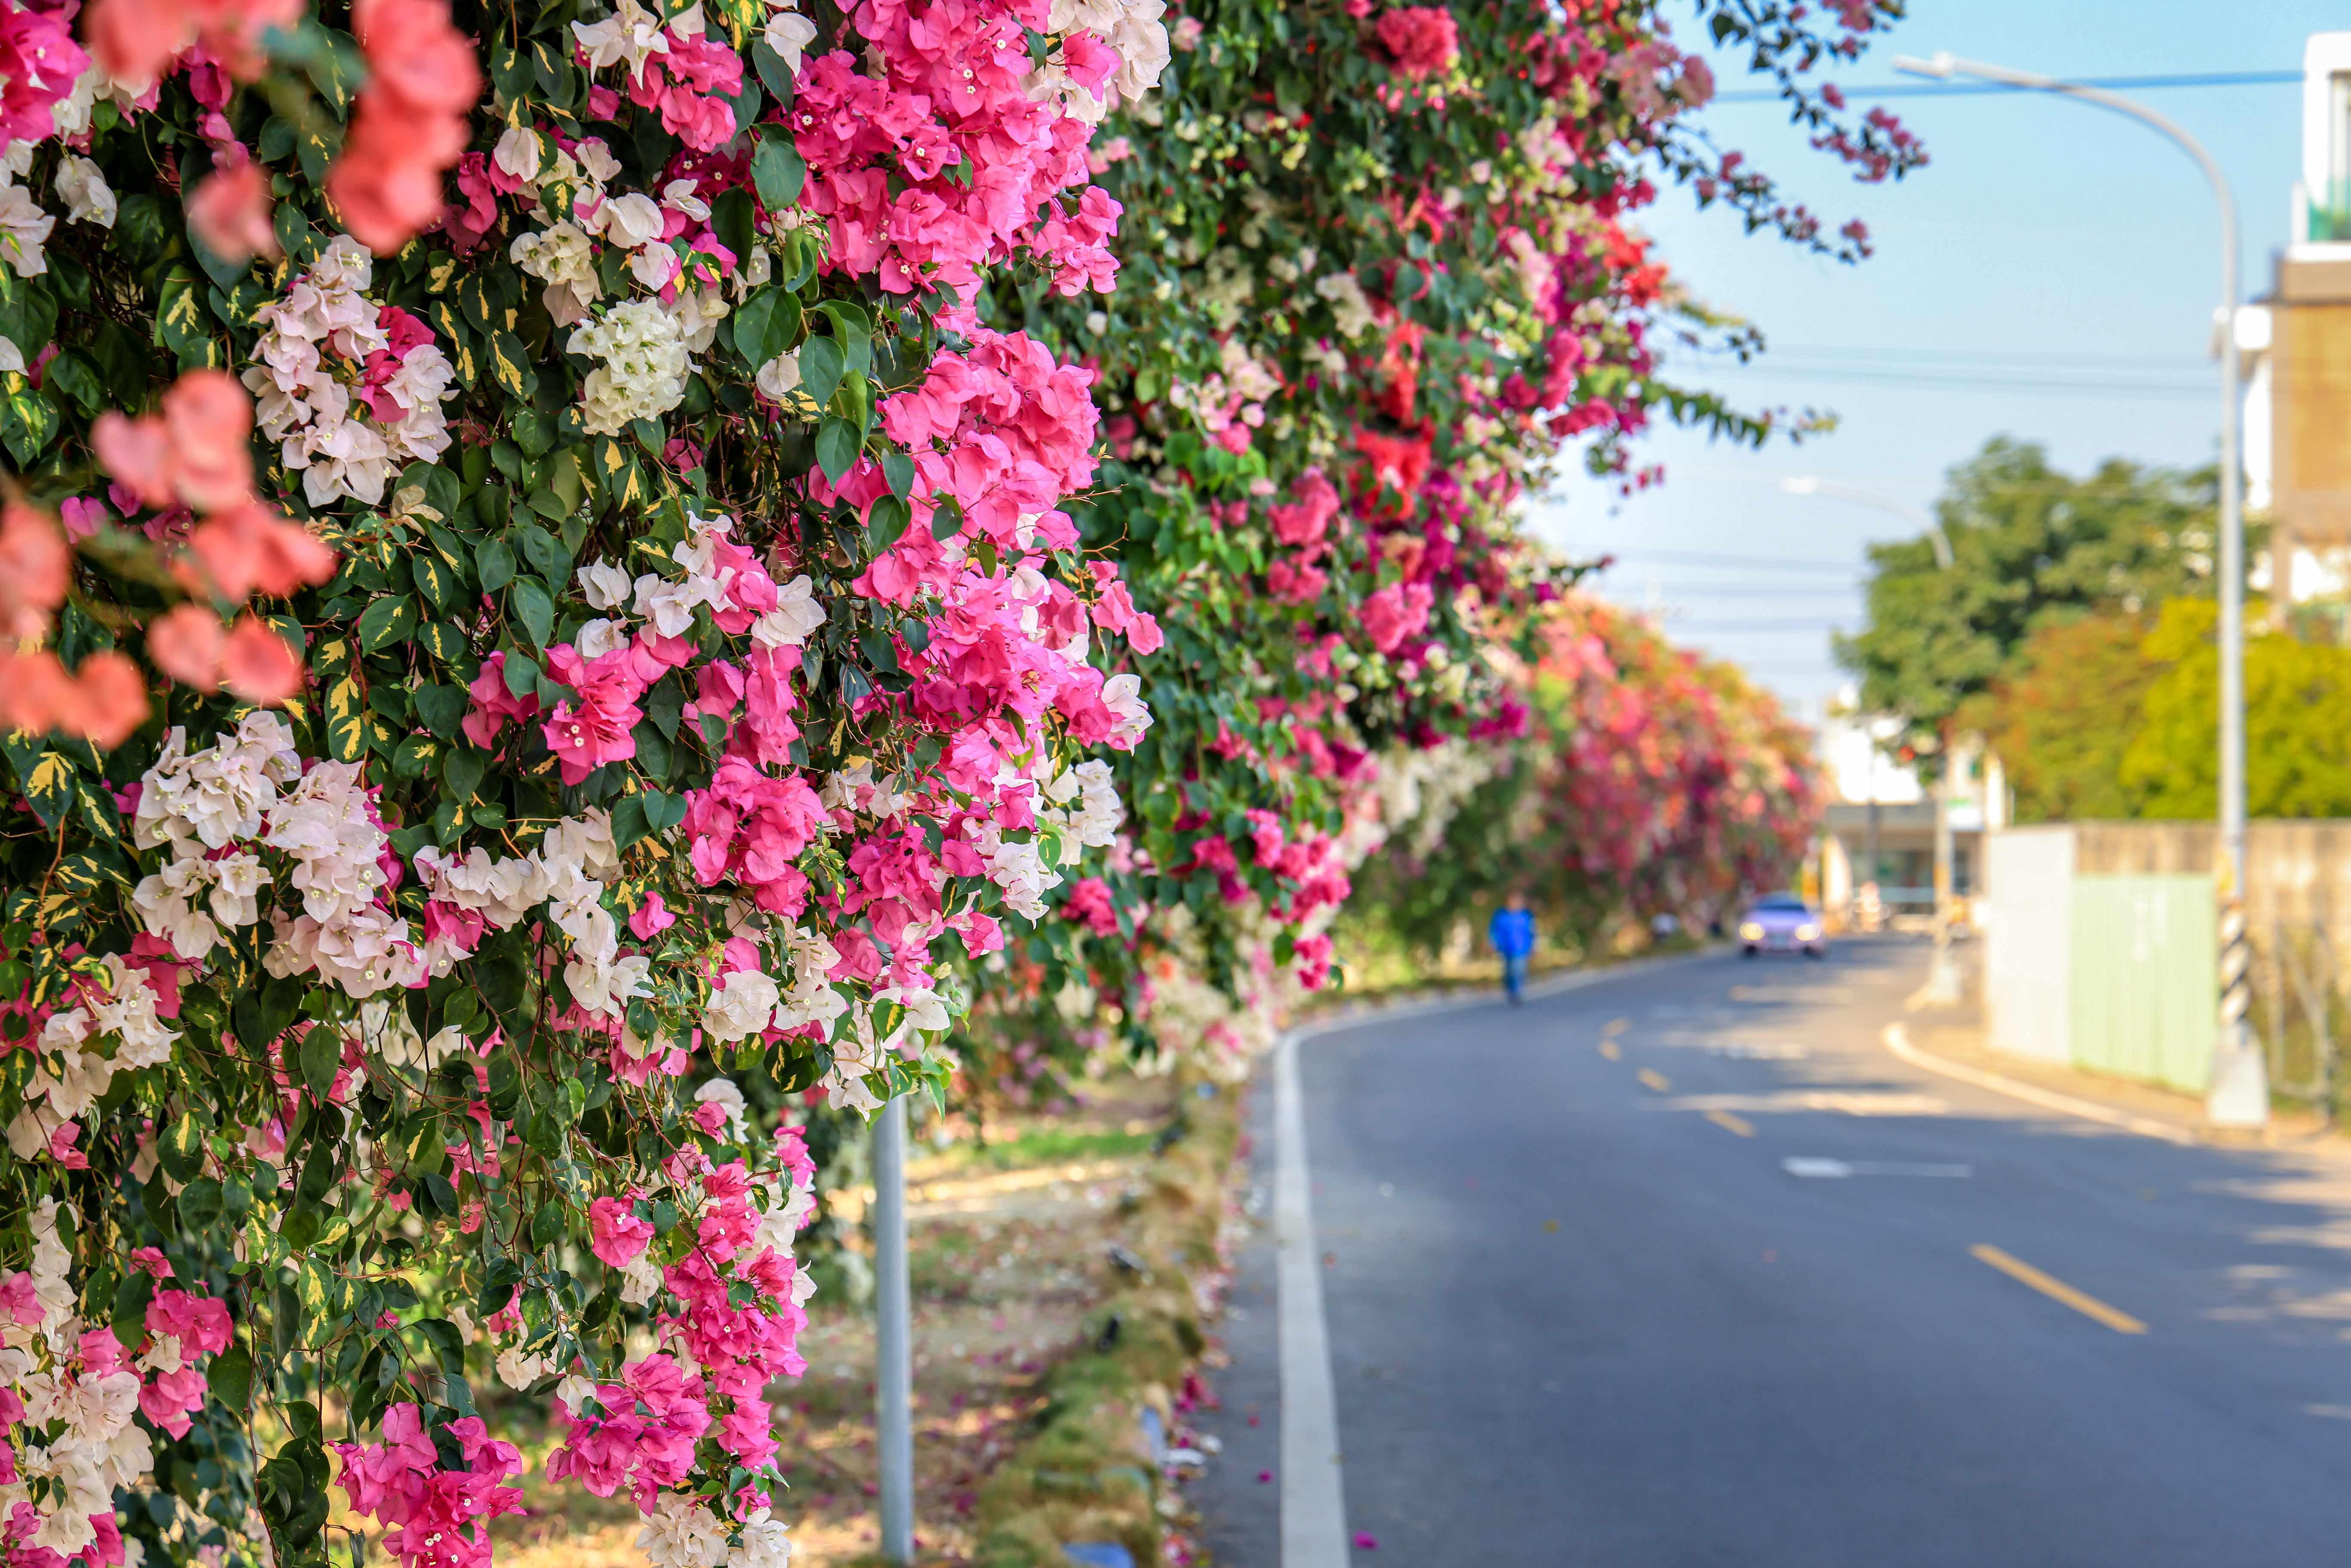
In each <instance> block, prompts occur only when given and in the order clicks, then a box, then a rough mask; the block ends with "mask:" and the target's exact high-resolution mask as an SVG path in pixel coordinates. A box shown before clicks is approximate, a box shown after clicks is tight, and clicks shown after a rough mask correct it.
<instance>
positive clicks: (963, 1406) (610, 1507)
mask: <svg viewBox="0 0 2351 1568" xmlns="http://www.w3.org/2000/svg"><path fill="white" fill-rule="evenodd" d="M1174 1096H1175V1089H1174V1087H1173V1085H1172V1084H1171V1083H1169V1082H1167V1081H1165V1080H1150V1079H1136V1078H1132V1077H1125V1076H1123V1075H1122V1076H1113V1078H1111V1079H1108V1080H1105V1081H1102V1082H1090V1083H1087V1084H1086V1085H1085V1086H1084V1094H1083V1100H1082V1103H1079V1104H1077V1105H1075V1106H1073V1107H1070V1108H1067V1109H1065V1110H1063V1111H1062V1112H1061V1113H1059V1114H1055V1115H1052V1116H1050V1117H1048V1116H1041V1115H1040V1116H1022V1115H1018V1114H1014V1115H1008V1116H1007V1117H1005V1118H1004V1119H1003V1120H1002V1121H1001V1122H991V1123H990V1124H989V1125H988V1126H987V1128H986V1137H985V1140H984V1141H983V1140H981V1139H979V1138H977V1137H975V1136H974V1135H973V1131H974V1130H973V1129H972V1128H971V1127H970V1126H969V1125H968V1124H967V1123H966V1122H964V1121H962V1120H961V1119H959V1118H950V1119H948V1120H946V1122H944V1123H942V1122H940V1121H939V1120H936V1119H933V1120H930V1121H927V1122H922V1123H918V1124H917V1125H916V1127H915V1129H914V1135H915V1138H916V1140H917V1143H916V1146H917V1148H918V1149H921V1148H928V1149H929V1150H930V1151H931V1152H930V1153H928V1154H927V1155H924V1156H923V1157H921V1158H918V1159H914V1160H913V1161H910V1163H909V1166H908V1170H907V1176H908V1188H909V1190H908V1194H907V1198H908V1203H907V1224H908V1232H909V1249H910V1253H911V1263H912V1270H913V1282H914V1445H915V1462H914V1470H915V1475H916V1477H917V1484H918V1490H917V1493H916V1497H915V1510H914V1517H915V1536H916V1546H917V1548H918V1553H919V1556H920V1558H921V1560H922V1561H923V1562H924V1563H939V1564H952V1563H961V1562H964V1561H967V1559H968V1557H969V1554H970V1552H971V1547H972V1541H971V1538H970V1531H969V1529H968V1526H967V1521H968V1518H969V1516H970V1513H971V1511H972V1508H973V1505H974V1503H975V1501H976V1499H977V1489H978V1487H979V1485H980V1483H981V1482H982V1481H983V1480H984V1479H986V1477H987V1474H988V1472H989V1471H990V1470H991V1469H993V1468H994V1467H995V1466H996V1465H997V1464H998V1463H999V1462H1001V1460H1002V1459H1003V1458H1004V1457H1005V1456H1006V1454H1007V1453H1008V1451H1009V1450H1010V1448H1011V1447H1012V1445H1013V1444H1014V1442H1015V1441H1016V1439H1017V1437H1018V1436H1019V1432H1020V1431H1021V1429H1022V1427H1023V1425H1024V1423H1026V1422H1027V1420H1028V1419H1029V1417H1030V1416H1032V1415H1033V1414H1034V1413H1035V1411H1036V1410H1037V1408H1038V1406H1039V1405H1040V1396H1039V1395H1038V1394H1037V1393H1036V1392H1035V1389H1036V1386H1037V1384H1038V1381H1039V1378H1040V1375H1041V1374H1042V1373H1043V1372H1044V1371H1045V1370H1046V1369H1047V1368H1048V1367H1049V1366H1050V1364H1052V1363H1053V1362H1054V1361H1055V1360H1057V1359H1058V1358H1060V1357H1061V1356H1063V1355H1066V1354H1070V1353H1071V1351H1073V1350H1075V1349H1076V1348H1077V1347H1078V1345H1079V1343H1080V1336H1081V1332H1082V1324H1081V1319H1082V1318H1083V1317H1084V1316H1085V1314H1086V1312H1088V1311H1089V1310H1090V1309H1091V1308H1092V1307H1093V1306H1094V1305H1095V1304H1096V1303H1098V1302H1099V1301H1102V1299H1103V1298H1104V1297H1106V1296H1107V1295H1108V1294H1109V1293H1110V1292H1111V1291H1112V1289H1113V1285H1114V1283H1115V1281H1116V1279H1117V1270H1119V1268H1120V1267H1121V1265H1120V1263H1118V1262H1115V1261H1113V1248H1114V1247H1117V1246H1119V1245H1120V1244H1121V1243H1122V1241H1123V1239H1125V1237H1126V1234H1127V1233H1126V1230H1125V1228H1124V1220H1125V1218H1126V1215H1127V1213H1128V1211H1129V1210H1131V1208H1132V1207H1133V1204H1134V1197H1135V1196H1136V1193H1137V1190H1138V1183H1139V1182H1140V1181H1141V1179H1142V1177H1143V1173H1144V1169H1145V1167H1146V1166H1147V1165H1148V1164H1149V1162H1150V1159H1151V1155H1152V1143H1153V1140H1154V1138H1155V1136H1156V1134H1158V1132H1159V1130H1160V1129H1161V1128H1162V1127H1163V1126H1164V1125H1165V1124H1167V1122H1168V1121H1169V1119H1170V1117H1171V1115H1172V1114H1173V1113H1174V1110H1175V1104H1174ZM870 1190H871V1189H870V1188H867V1189H864V1190H862V1191H860V1190H844V1191H842V1192H840V1193H838V1194H836V1195H835V1197H834V1202H835V1203H836V1204H837V1205H838V1206H839V1207H840V1209H841V1212H843V1214H844V1216H845V1217H849V1218H853V1217H854V1216H856V1215H858V1214H861V1213H862V1209H863V1206H864V1204H865V1202H866V1201H868V1200H869V1196H870ZM862 1263H863V1260H862V1258H860V1259H857V1260H852V1262H851V1263H850V1267H849V1272H850V1274H851V1275H852V1277H853V1279H854V1282H858V1283H862V1281H863V1280H864V1279H865V1278H867V1277H869V1276H868V1273H867V1270H864V1269H863V1267H862ZM848 1296H849V1292H848V1291H840V1290H836V1291H820V1293H819V1295H818V1296H817V1297H816V1298H815V1299H814V1300H812V1301H810V1303H809V1315H810V1322H809V1328H808V1331H807V1332H806V1333H804V1334H803V1335H802V1336H801V1339H800V1348H801V1352H802V1354H804V1355H805V1356H806V1357H807V1358H808V1364H809V1370H808V1374H807V1375H806V1376H805V1377H802V1378H799V1379H798V1380H795V1381H791V1382H789V1383H786V1384H783V1385H778V1387H777V1388H776V1389H775V1390H773V1391H772V1393H771V1397H772V1398H773V1399H774V1400H775V1402H776V1407H777V1409H778V1413H779V1414H785V1413H788V1414H789V1427H788V1429H787V1430H786V1432H785V1434H784V1438H783V1440H784V1448H785V1452H786V1453H787V1454H788V1455H789V1456H792V1457H793V1458H794V1460H795V1463H794V1465H793V1468H792V1469H791V1470H790V1471H789V1478H788V1479H789V1491H788V1492H787V1493H786V1494H785V1495H784V1496H782V1497H780V1498H779V1499H778V1508H777V1512H778V1515H779V1516H782V1517H785V1518H789V1519H790V1520H791V1521H792V1538H793V1540H794V1542H796V1543H797V1544H796V1547H795V1550H794V1553H793V1562H794V1564H795V1568H802V1565H805V1568H841V1565H846V1564H851V1563H857V1562H859V1561H860V1560H861V1559H862V1558H866V1557H868V1556H870V1555H871V1554H872V1553H873V1552H876V1551H877V1550H878V1548H879V1544H880V1538H879V1533H878V1526H877V1523H876V1520H875V1514H874V1502H873V1498H874V1492H875V1475H876V1465H875V1458H874V1452H873V1443H874V1437H873V1405H872V1399H873V1375H872V1371H873V1331H872V1320H871V1316H870V1303H868V1302H866V1301H857V1300H852V1299H848ZM548 1448H549V1443H547V1442H542V1443H540V1444H539V1445H538V1446H537V1447H536V1448H535V1449H531V1448H527V1449H526V1455H527V1458H528V1461H529V1466H530V1468H529V1472H528V1475H527V1476H526V1477H525V1479H524V1489H525V1495H526V1500H527V1502H528V1506H529V1508H530V1513H529V1514H528V1516H527V1517H524V1518H517V1519H507V1520H501V1521H498V1523H497V1524H496V1526H495V1527H494V1531H495V1534H496V1538H497V1539H498V1542H499V1546H498V1560H499V1562H500V1563H504V1564H507V1565H509V1568H639V1565H641V1564H642V1563H643V1561H644V1556H643V1552H639V1551H638V1550H637V1548H636V1546H635V1540H636V1533H637V1529H638V1524H637V1515H636V1510H635V1509H634V1507H633V1506H632V1505H631V1504H630V1503H629V1502H628V1500H627V1499H626V1498H625V1496H623V1497H621V1498H616V1499H611V1500H605V1499H599V1498H594V1497H589V1496H587V1495H585V1494H583V1493H582V1492H580V1490H579V1489H578V1488H577V1487H576V1486H570V1485H566V1486H562V1487H555V1486H550V1485H549V1484H548V1482H547V1481H546V1479H545V1476H544V1464H545V1459H546V1454H547V1449H548Z"/></svg>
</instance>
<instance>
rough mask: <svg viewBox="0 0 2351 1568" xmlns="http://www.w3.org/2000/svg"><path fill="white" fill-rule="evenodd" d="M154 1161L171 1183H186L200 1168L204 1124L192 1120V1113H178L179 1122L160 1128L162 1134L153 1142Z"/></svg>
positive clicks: (193, 1115) (201, 1164) (202, 1161)
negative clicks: (169, 1178)
mask: <svg viewBox="0 0 2351 1568" xmlns="http://www.w3.org/2000/svg"><path fill="white" fill-rule="evenodd" d="M155 1158H156V1162H157V1163H158V1164H160V1165H161V1166H162V1167H163V1174H164V1175H165V1176H170V1177H171V1178H172V1180H173V1181H182V1182H183V1181H187V1180H189V1179H190V1178H191V1177H193V1176H194V1175H195V1174H196V1172H197V1171H198V1170H200V1169H202V1168H203V1166H204V1124H203V1123H202V1122H199V1121H197V1120H196V1113H194V1112H193V1111H183V1112H181V1113H180V1116H179V1119H178V1120H177V1121H175V1122H173V1123H172V1124H171V1125H170V1126H168V1127H166V1128H164V1129H163V1135H162V1137H161V1138H159V1139H157V1140H156V1142H155Z"/></svg>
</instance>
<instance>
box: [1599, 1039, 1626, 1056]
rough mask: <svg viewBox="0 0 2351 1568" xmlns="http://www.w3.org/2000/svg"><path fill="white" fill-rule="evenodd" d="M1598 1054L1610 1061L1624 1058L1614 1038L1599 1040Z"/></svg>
mask: <svg viewBox="0 0 2351 1568" xmlns="http://www.w3.org/2000/svg"><path fill="white" fill-rule="evenodd" d="M1600 1054H1601V1055H1603V1056H1604V1057H1606V1058H1607V1059H1608V1060H1609V1061H1622V1060H1623V1059H1624V1055H1625V1052H1624V1050H1623V1049H1622V1048H1621V1047H1619V1046H1618V1045H1617V1043H1616V1042H1615V1041H1614V1040H1602V1041H1601V1042H1600Z"/></svg>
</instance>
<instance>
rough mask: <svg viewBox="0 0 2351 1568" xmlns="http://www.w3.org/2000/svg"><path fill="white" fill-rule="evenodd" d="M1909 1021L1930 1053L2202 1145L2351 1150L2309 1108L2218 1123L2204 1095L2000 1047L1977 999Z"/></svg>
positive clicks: (2350, 1143) (1914, 1037)
mask: <svg viewBox="0 0 2351 1568" xmlns="http://www.w3.org/2000/svg"><path fill="white" fill-rule="evenodd" d="M1915 1005H1916V998H1914V1006H1915ZM1905 1021H1906V1023H1907V1027H1908V1030H1909V1038H1910V1042H1911V1044H1912V1045H1913V1046H1915V1047H1916V1048H1917V1050H1919V1051H1923V1052H1925V1053H1926V1054H1928V1056H1932V1057H1937V1058H1939V1059H1941V1060H1942V1061H1949V1062H1951V1063H1953V1064H1955V1065H1957V1066H1960V1067H1965V1068H1970V1069H1972V1070H1974V1071H1977V1072H1985V1073H1991V1074H1994V1075H1996V1076H1998V1077H2001V1078H2005V1079H2009V1080H2011V1081H2013V1082H2018V1083H2022V1084H2027V1085H2030V1086H2031V1087H2032V1088H2036V1089H2043V1090H2047V1091H2049V1092H2053V1093H2057V1094H2064V1095H2070V1096H2072V1097H2073V1098H2074V1099H2077V1100H2086V1101H2088V1102H2090V1103H2093V1104H2095V1105H2101V1106H2104V1107H2105V1108H2106V1109H2108V1110H2111V1111H2116V1112H2119V1113H2123V1114H2126V1115H2132V1116H2139V1117H2144V1118H2146V1119H2147V1120H2148V1121H2150V1122H2159V1123H2162V1124H2165V1125H2167V1126H2169V1127H2173V1128H2176V1129H2177V1130H2179V1132H2181V1133H2183V1134H2187V1135H2189V1137H2192V1138H2193V1139H2194V1140H2195V1141H2196V1142H2198V1143H2203V1144H2221V1145H2266V1146H2271V1147H2276V1146H2283V1145H2293V1144H2310V1143H2314V1142H2323V1143H2325V1144H2327V1145H2333V1146H2335V1148H2336V1149H2338V1150H2339V1151H2341V1152H2343V1153H2346V1154H2351V1140H2346V1139H2344V1138H2343V1136H2342V1135H2341V1134H2340V1133H2339V1132H2338V1131H2336V1130H2333V1129H2330V1128H2328V1126H2327V1125H2326V1123H2325V1119H2324V1118H2323V1117H2321V1116H2320V1115H2319V1114H2318V1113H2317V1112H2315V1111H2314V1110H2311V1109H2309V1108H2307V1107H2304V1106H2288V1105H2273V1106H2272V1108H2271V1111H2270V1124H2269V1125H2268V1126H2267V1127H2266V1128H2263V1129H2262V1130H2260V1131H2258V1132H2247V1131H2242V1130H2240V1129H2236V1128H2227V1127H2214V1126H2211V1125H2210V1124H2208V1123H2207V1122H2206V1121H2205V1119H2204V1101H2203V1098H2202V1097H2201V1096H2200V1095H2195V1094H2187V1093H2182V1092H2179V1091H2178V1090H2176V1089H2168V1088H2164V1087H2160V1086H2158V1085H2156V1084H2151V1083H2141V1082H2136V1081H2134V1080H2132V1079H2127V1078H2115V1077H2111V1076H2109V1075H2107V1074H2105V1073H2102V1072H2091V1071H2085V1070H2083V1069H2080V1068H2074V1067H2067V1066H2063V1065H2061V1064H2059V1063H2056V1062H2051V1061H2035V1060H2033V1059H2032V1058H2030V1057H2022V1056H2011V1055H2010V1054H2008V1053H2007V1052H2005V1051H1994V1050H1992V1049H1991V1046H1990V1045H1988V1044H1987V1043H1986V1042H1985V1039H1984V1023H1983V1012H1982V1009H1981V1008H1980V1006H1979V1005H1978V1004H1977V1003H1976V1002H1975V1001H1973V1000H1970V1001H1968V1002H1966V1003H1963V1004H1962V1005H1960V1006H1959V1007H1954V1008H1931V1007H1918V1008H1917V1010H1915V1011H1913V1012H1911V1013H1910V1014H1909V1016H1908V1018H1907V1019H1906V1020H1905Z"/></svg>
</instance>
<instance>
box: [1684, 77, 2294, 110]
mask: <svg viewBox="0 0 2351 1568" xmlns="http://www.w3.org/2000/svg"><path fill="white" fill-rule="evenodd" d="M2066 79H2067V81H2069V82H2070V83H2071V84H2072V85H2074V86H2075V87H2106V88H2122V89H2135V90H2137V91H2141V92H2145V91H2147V90H2149V89H2156V88H2178V87H2282V86H2283V85H2285V84H2286V83H2288V82H2297V83H2298V82H2300V81H2301V80H2302V73H2301V72H2300V71H2191V72H2179V73H2174V74H2171V75H2167V76H2140V77H2069V78H2066ZM1842 90H1843V92H1844V96H1845V97H1846V98H1847V99H1858V98H1977V97H1980V96H1982V95H1983V94H1986V93H1995V92H2038V91H2040V90H2042V89H2038V88H2026V87H2017V86H2012V85H2011V84H2009V83H2007V82H1953V83H1950V84H1949V85H1948V86H1946V85H1938V84H1935V83H1929V82H1865V83H1856V84H1855V85H1854V86H1852V87H1848V88H1844V89H1842ZM1708 101H1710V102H1713V103H1779V102H1782V101H1784V97H1783V95H1782V93H1781V92H1780V91H1779V90H1778V89H1773V88H1742V89H1739V90H1738V91H1736V92H1719V93H1716V94H1715V95H1714V97H1713V98H1712V99H1709V100H1708Z"/></svg>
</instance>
